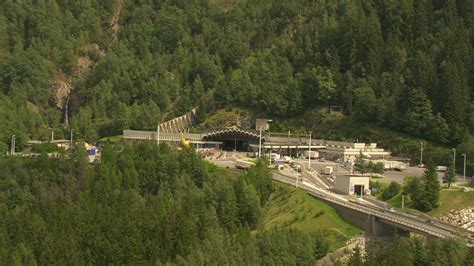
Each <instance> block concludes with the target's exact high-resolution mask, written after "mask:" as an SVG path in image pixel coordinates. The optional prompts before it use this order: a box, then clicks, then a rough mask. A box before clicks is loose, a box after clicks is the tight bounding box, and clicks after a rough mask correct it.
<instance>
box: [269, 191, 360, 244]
mask: <svg viewBox="0 0 474 266" xmlns="http://www.w3.org/2000/svg"><path fill="white" fill-rule="evenodd" d="M275 227H276V228H279V227H292V228H297V229H299V230H302V231H303V232H305V233H308V234H315V233H317V232H322V233H323V234H324V235H325V236H326V238H327V240H328V241H329V242H330V249H331V250H334V249H337V248H340V247H342V246H344V244H345V242H346V241H347V240H348V239H350V238H351V237H353V236H355V235H358V234H360V233H361V232H362V230H360V229H358V228H356V227H355V226H353V225H351V224H349V223H348V222H346V221H344V220H343V219H342V218H341V217H340V216H339V214H338V213H337V212H336V210H335V209H334V208H332V207H331V206H329V205H327V204H325V203H323V202H322V201H320V200H317V199H315V198H313V197H311V196H310V195H308V194H307V193H306V192H304V191H302V190H299V189H298V190H297V189H295V188H294V187H291V186H288V185H284V184H280V183H275V192H274V193H273V195H272V198H271V200H270V201H269V203H268V205H267V207H266V208H265V216H264V220H263V229H264V230H270V229H271V228H275Z"/></svg>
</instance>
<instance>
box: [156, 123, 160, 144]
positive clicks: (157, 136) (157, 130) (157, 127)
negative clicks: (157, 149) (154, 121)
mask: <svg viewBox="0 0 474 266" xmlns="http://www.w3.org/2000/svg"><path fill="white" fill-rule="evenodd" d="M156 144H157V145H160V123H158V126H156Z"/></svg>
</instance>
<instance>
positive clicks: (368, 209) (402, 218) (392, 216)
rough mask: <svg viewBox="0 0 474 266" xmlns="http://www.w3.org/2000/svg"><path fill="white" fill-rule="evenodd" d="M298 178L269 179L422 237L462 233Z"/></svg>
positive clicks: (223, 163) (230, 164)
mask: <svg viewBox="0 0 474 266" xmlns="http://www.w3.org/2000/svg"><path fill="white" fill-rule="evenodd" d="M213 162H214V163H216V164H217V165H218V166H220V167H225V168H231V169H233V168H234V167H235V159H231V158H226V159H220V160H213ZM285 173H290V174H291V173H294V171H291V170H288V172H285ZM302 174H303V176H304V180H303V181H297V178H295V176H291V175H285V174H281V173H279V172H273V179H274V180H275V181H278V182H282V183H285V184H289V185H292V186H298V187H299V188H300V189H303V190H305V191H306V192H307V193H309V194H311V195H313V196H315V197H318V198H321V199H323V200H325V201H327V202H331V203H334V204H337V205H341V206H344V207H346V208H350V209H353V210H355V211H358V212H362V213H365V214H368V215H373V216H375V217H378V218H380V219H383V220H385V221H387V222H389V223H392V224H396V225H398V226H402V227H406V228H409V229H410V230H413V231H417V232H419V233H424V234H428V235H431V236H435V237H441V238H450V237H459V235H460V233H461V232H463V231H462V229H461V228H459V227H457V226H453V225H449V224H445V223H442V222H439V221H437V220H434V219H428V218H426V217H425V216H418V215H414V214H409V213H406V212H404V211H402V210H400V209H396V208H393V209H392V210H389V209H387V208H386V207H385V204H384V203H383V202H378V203H374V202H371V201H370V200H369V201H367V200H363V201H362V203H364V204H361V203H354V202H351V201H350V197H348V196H346V195H340V194H336V193H334V192H331V191H329V190H327V189H326V188H324V186H323V185H322V184H321V183H320V181H318V180H315V179H314V178H310V176H308V175H307V174H305V173H304V171H303V173H302ZM372 200H375V199H372ZM375 201H376V200H375ZM428 220H429V222H428Z"/></svg>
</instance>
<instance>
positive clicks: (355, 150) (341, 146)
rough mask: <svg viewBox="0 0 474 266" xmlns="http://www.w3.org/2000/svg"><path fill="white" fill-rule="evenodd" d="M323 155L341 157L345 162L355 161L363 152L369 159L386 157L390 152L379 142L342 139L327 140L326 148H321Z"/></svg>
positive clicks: (334, 158)
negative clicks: (378, 143)
mask: <svg viewBox="0 0 474 266" xmlns="http://www.w3.org/2000/svg"><path fill="white" fill-rule="evenodd" d="M319 152H320V153H321V157H324V158H326V159H329V160H337V159H340V160H342V161H344V162H347V161H355V160H356V158H357V157H358V156H359V155H360V153H361V152H362V154H363V155H364V156H366V157H367V158H369V159H385V158H388V157H390V152H388V151H385V150H384V149H382V148H377V143H369V144H365V143H354V142H341V141H325V148H324V149H321V150H319Z"/></svg>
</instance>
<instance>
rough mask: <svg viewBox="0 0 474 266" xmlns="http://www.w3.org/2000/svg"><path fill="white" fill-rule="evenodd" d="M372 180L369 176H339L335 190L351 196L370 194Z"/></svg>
mask: <svg viewBox="0 0 474 266" xmlns="http://www.w3.org/2000/svg"><path fill="white" fill-rule="evenodd" d="M369 184H370V178H369V177H368V176H347V175H341V176H337V177H336V180H335V189H336V190H337V191H338V192H341V193H343V194H349V195H354V194H355V195H358V196H359V195H360V194H361V193H362V194H364V195H365V194H370V187H369V186H370V185H369Z"/></svg>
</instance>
